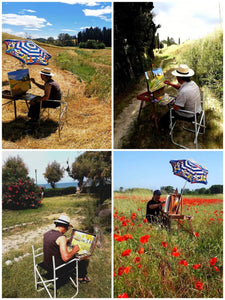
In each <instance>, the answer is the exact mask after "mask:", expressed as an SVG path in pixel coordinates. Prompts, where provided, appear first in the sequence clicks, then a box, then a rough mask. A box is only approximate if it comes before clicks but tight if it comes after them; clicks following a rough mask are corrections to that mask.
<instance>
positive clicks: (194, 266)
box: [192, 264, 201, 270]
mask: <svg viewBox="0 0 225 300" xmlns="http://www.w3.org/2000/svg"><path fill="white" fill-rule="evenodd" d="M200 267H201V265H200V264H196V265H193V266H192V268H193V269H195V270H197V269H198V268H200Z"/></svg>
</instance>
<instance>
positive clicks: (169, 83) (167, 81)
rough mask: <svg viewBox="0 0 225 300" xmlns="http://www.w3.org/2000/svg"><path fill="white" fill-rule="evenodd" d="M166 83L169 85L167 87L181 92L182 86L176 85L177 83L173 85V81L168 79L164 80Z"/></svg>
mask: <svg viewBox="0 0 225 300" xmlns="http://www.w3.org/2000/svg"><path fill="white" fill-rule="evenodd" d="M164 83H165V84H167V85H170V86H172V87H173V88H175V89H177V90H179V88H180V87H181V85H180V84H175V83H172V82H171V81H169V80H168V79H166V80H164Z"/></svg>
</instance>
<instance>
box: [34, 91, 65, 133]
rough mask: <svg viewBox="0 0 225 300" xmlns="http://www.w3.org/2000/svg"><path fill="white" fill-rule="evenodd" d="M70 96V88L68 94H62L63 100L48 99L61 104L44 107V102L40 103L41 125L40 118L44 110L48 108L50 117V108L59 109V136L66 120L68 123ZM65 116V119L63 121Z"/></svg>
mask: <svg viewBox="0 0 225 300" xmlns="http://www.w3.org/2000/svg"><path fill="white" fill-rule="evenodd" d="M68 98H69V89H68V91H67V94H66V95H64V94H63V95H62V99H63V101H62V100H48V102H54V103H59V104H60V105H59V106H57V107H42V102H41V104H40V115H39V125H40V120H41V117H42V116H43V114H44V112H45V111H46V110H47V111H48V118H49V116H50V109H58V110H59V114H58V122H57V123H58V133H59V138H60V134H61V130H62V128H63V125H64V122H66V124H67V109H68ZM63 117H64V121H63Z"/></svg>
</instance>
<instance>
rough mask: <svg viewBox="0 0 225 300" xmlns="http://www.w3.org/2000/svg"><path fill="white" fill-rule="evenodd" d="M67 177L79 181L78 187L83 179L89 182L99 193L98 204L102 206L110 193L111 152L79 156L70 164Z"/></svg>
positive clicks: (90, 152) (92, 152)
mask: <svg viewBox="0 0 225 300" xmlns="http://www.w3.org/2000/svg"><path fill="white" fill-rule="evenodd" d="M69 175H70V176H71V177H72V178H73V179H74V180H78V181H79V186H80V187H82V186H83V184H84V181H85V179H86V180H89V182H90V183H91V184H92V187H94V190H95V191H97V192H98V193H99V196H100V201H99V203H100V204H102V203H103V201H104V200H105V199H106V198H107V197H108V196H109V195H108V193H107V192H108V191H111V152H110V151H87V152H85V153H83V154H81V155H80V156H79V157H78V158H77V159H76V160H75V162H74V163H73V164H72V169H71V171H70V173H69Z"/></svg>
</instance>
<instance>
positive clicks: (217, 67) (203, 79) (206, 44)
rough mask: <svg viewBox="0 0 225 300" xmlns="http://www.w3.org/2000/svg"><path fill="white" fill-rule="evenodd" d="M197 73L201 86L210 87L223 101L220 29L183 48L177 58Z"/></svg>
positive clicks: (221, 38) (221, 36) (196, 76)
mask: <svg viewBox="0 0 225 300" xmlns="http://www.w3.org/2000/svg"><path fill="white" fill-rule="evenodd" d="M177 60H178V62H180V63H186V64H187V65H188V66H189V67H190V68H192V69H193V70H194V71H195V74H196V75H195V80H196V81H197V82H198V83H199V84H200V86H204V85H206V86H208V87H209V88H210V89H211V90H212V91H213V92H214V93H215V94H216V96H217V97H218V98H220V99H221V102H222V99H223V30H222V29H218V30H216V31H214V32H213V33H212V34H209V35H207V36H206V37H204V38H201V39H199V40H196V41H192V43H191V44H190V43H189V44H187V47H185V48H183V51H181V52H180V55H179V57H178V58H177Z"/></svg>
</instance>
